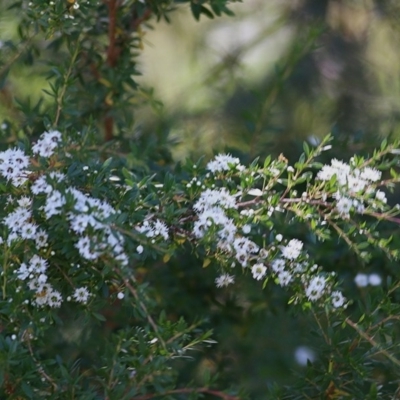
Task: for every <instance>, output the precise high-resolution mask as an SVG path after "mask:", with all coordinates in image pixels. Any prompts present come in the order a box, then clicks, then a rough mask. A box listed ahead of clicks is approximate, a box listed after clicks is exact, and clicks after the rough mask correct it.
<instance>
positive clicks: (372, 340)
mask: <svg viewBox="0 0 400 400" xmlns="http://www.w3.org/2000/svg"><path fill="white" fill-rule="evenodd" d="M345 322H346V324H347V325H349V326H351V327H352V328H353V329H354V330H355V331H357V333H358V334H359V335H360V336H361V337H362V338H363V339H365V340H366V341H367V342H368V343H370V344H371V345H372V346H373V347H375V348H377V349H378V350H379V352H380V353H382V354H383V355H384V356H385V357H386V358H388V359H389V360H390V361H391V362H392V363H393V364H396V365H397V366H400V360H398V359H397V358H396V357H393V356H392V355H391V354H390V353H388V352H387V351H386V350H384V349H382V347H381V345H380V344H379V343H378V342H376V341H375V340H374V339H373V338H372V337H370V336H368V334H367V333H366V332H364V331H363V330H362V329H361V328H360V327H359V326H358V325H357V324H356V323H354V322H353V321H352V320H351V319H350V318H346V319H345Z"/></svg>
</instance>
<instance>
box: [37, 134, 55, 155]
mask: <svg viewBox="0 0 400 400" xmlns="http://www.w3.org/2000/svg"><path fill="white" fill-rule="evenodd" d="M60 141H61V133H60V132H59V131H50V132H45V133H43V134H42V135H41V136H40V139H39V140H38V141H37V142H36V143H35V144H34V145H33V146H32V152H33V153H34V154H39V156H41V157H50V156H51V155H53V153H54V150H55V149H56V147H57V146H58V142H60Z"/></svg>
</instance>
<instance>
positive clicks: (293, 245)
mask: <svg viewBox="0 0 400 400" xmlns="http://www.w3.org/2000/svg"><path fill="white" fill-rule="evenodd" d="M302 248H303V242H301V241H300V240H298V239H292V240H291V241H290V242H289V243H288V244H287V246H282V247H281V252H282V256H283V257H284V258H286V259H288V260H296V259H297V258H298V257H299V255H300V253H301V250H302Z"/></svg>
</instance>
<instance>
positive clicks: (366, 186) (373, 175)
mask: <svg viewBox="0 0 400 400" xmlns="http://www.w3.org/2000/svg"><path fill="white" fill-rule="evenodd" d="M333 176H336V180H337V183H338V186H339V188H338V192H337V193H335V195H334V197H335V199H336V209H337V211H338V212H339V214H340V215H341V216H342V217H345V218H348V217H349V213H350V211H351V208H352V207H354V209H355V210H356V212H358V213H363V212H364V210H365V204H364V196H365V195H367V197H370V196H371V195H373V194H374V193H375V199H374V200H373V201H368V203H370V204H371V205H372V206H373V207H374V208H379V207H380V203H386V202H387V200H386V195H385V193H384V192H383V191H381V190H376V188H375V186H374V183H376V182H378V181H379V180H380V179H381V176H382V173H381V172H380V171H378V170H377V169H375V168H370V167H363V168H354V167H352V166H351V165H349V164H346V163H344V162H343V161H339V160H336V159H333V160H331V165H324V166H323V167H322V169H321V170H320V171H319V172H318V174H317V179H319V180H322V181H329V180H331V179H332V177H333ZM365 200H367V199H365Z"/></svg>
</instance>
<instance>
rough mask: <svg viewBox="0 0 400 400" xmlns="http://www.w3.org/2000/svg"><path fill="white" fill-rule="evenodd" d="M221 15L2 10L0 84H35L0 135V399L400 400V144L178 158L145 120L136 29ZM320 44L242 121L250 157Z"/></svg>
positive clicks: (160, 9)
mask: <svg viewBox="0 0 400 400" xmlns="http://www.w3.org/2000/svg"><path fill="white" fill-rule="evenodd" d="M230 3H232V2H229V1H227V0H209V1H203V0H202V1H194V0H193V1H172V0H169V1H165V0H154V1H153V0H152V1H139V0H128V1H124V2H119V1H117V0H107V1H104V2H95V1H93V0H89V1H86V2H82V3H80V2H78V1H76V0H68V1H66V2H58V1H54V2H53V1H50V2H49V1H47V0H33V1H31V2H28V1H25V0H24V1H17V2H14V1H12V2H11V1H10V2H8V1H6V2H3V3H2V4H1V5H0V7H1V11H2V12H4V13H6V15H9V16H10V18H11V17H12V18H14V19H15V20H16V21H17V29H16V33H15V35H14V36H13V38H12V39H10V40H7V41H5V42H4V43H3V42H2V45H1V53H0V89H1V90H2V91H4V93H8V91H9V90H10V87H11V86H12V85H11V83H10V82H11V80H10V76H11V75H12V73H13V71H14V70H17V71H19V70H20V69H21V68H27V69H28V70H31V69H32V70H33V69H35V71H36V72H37V73H39V74H40V75H41V76H42V78H43V82H44V83H43V84H41V86H40V94H39V95H38V94H32V95H30V96H26V93H24V95H22V92H20V93H18V90H16V91H15V92H13V91H12V90H11V98H12V101H11V103H10V104H9V107H10V108H9V110H8V111H9V115H8V116H7V118H5V119H4V122H3V123H2V125H1V135H2V136H1V146H2V150H3V151H1V152H0V206H1V212H0V238H1V244H0V246H1V247H2V251H1V252H0V265H1V266H0V270H1V276H0V398H2V399H3V398H4V399H37V398H48V399H104V400H105V399H109V400H111V399H115V400H117V399H118V400H122V399H135V400H148V399H153V398H163V399H201V398H203V399H208V398H220V399H225V400H237V399H245V398H250V397H251V398H260V399H262V398H271V399H274V398H276V399H303V398H307V399H318V398H324V399H339V398H343V399H347V398H348V399H371V400H372V399H392V398H394V397H395V396H396V395H397V393H398V369H399V365H400V354H399V346H398V336H399V333H400V332H399V328H398V324H397V322H398V319H399V318H398V315H399V311H400V309H399V288H400V283H399V279H400V275H399V272H398V270H397V263H398V258H399V250H398V249H399V240H398V239H397V235H396V230H397V228H398V224H399V222H400V219H399V216H398V215H399V213H400V211H399V206H398V205H397V204H395V202H391V199H390V198H389V195H390V193H391V192H393V191H394V190H395V189H396V187H397V184H398V182H399V171H398V166H399V164H400V150H399V143H398V142H396V141H393V140H384V141H383V142H382V144H381V146H380V148H379V149H376V150H374V151H373V152H372V153H371V154H370V155H364V156H362V155H354V156H353V157H352V158H351V159H350V160H349V162H348V163H347V162H343V161H338V160H336V159H333V160H331V162H330V163H329V162H326V159H327V158H326V157H327V154H330V151H331V149H332V150H333V151H335V146H337V142H336V141H335V140H334V137H333V136H332V135H328V136H326V137H325V138H323V139H322V140H320V141H319V142H318V143H314V145H311V143H310V144H307V143H304V145H303V153H302V154H301V155H300V156H299V157H298V160H297V161H292V159H293V157H290V158H291V159H290V160H289V159H287V158H286V157H285V156H284V155H283V154H281V155H280V156H279V157H272V156H268V157H266V158H265V159H263V158H256V159H255V160H251V162H247V163H243V164H242V163H241V161H240V159H239V158H238V157H234V156H231V155H227V154H218V155H217V156H215V157H214V159H212V160H211V161H209V162H208V163H207V162H205V161H204V160H203V159H200V160H198V161H197V162H196V163H194V162H193V161H191V160H187V161H186V162H183V163H181V164H174V163H173V159H172V157H171V153H170V145H171V142H170V141H169V138H168V133H165V132H161V133H159V136H158V137H157V136H152V137H146V135H143V132H142V131H141V128H140V126H139V125H138V124H137V121H136V116H135V114H134V112H135V111H136V110H137V109H138V108H139V107H140V106H142V105H143V104H147V105H150V107H152V108H153V109H154V112H155V113H159V112H160V109H162V104H161V103H160V101H159V100H158V99H157V97H156V95H155V94H154V92H153V90H152V89H147V88H144V87H141V86H140V85H139V83H138V81H137V76H138V75H139V73H140V68H139V67H138V57H139V53H140V52H141V50H142V47H143V28H144V27H149V26H156V23H157V22H158V21H159V20H160V19H165V20H167V21H169V20H170V18H169V15H170V14H171V13H172V12H174V11H175V10H176V9H177V8H179V7H182V6H185V5H186V6H188V7H190V10H191V12H192V14H193V17H194V18H195V19H196V20H199V19H201V17H202V16H205V17H208V18H214V17H217V16H218V17H219V16H222V15H224V14H225V15H228V16H232V15H233V13H232V11H231V10H230V8H229V7H230ZM321 32H322V29H321V27H319V26H318V24H317V25H316V26H314V25H313V26H310V27H309V29H308V30H307V31H306V32H305V33H304V36H302V37H301V38H300V39H301V40H299V41H298V43H297V44H296V45H295V46H294V47H293V51H292V52H290V54H288V55H287V57H286V60H284V61H283V62H282V63H281V64H282V65H278V66H277V68H276V81H275V83H274V84H273V85H271V87H270V90H269V91H268V93H267V94H266V96H265V97H264V98H263V99H262V102H261V103H262V104H261V105H258V107H255V108H254V110H252V112H251V113H250V114H247V115H246V117H245V118H247V119H248V121H247V122H248V123H247V127H248V130H249V132H250V133H251V134H252V135H253V138H255V139H254V142H252V143H251V144H250V148H251V151H253V150H254V148H255V147H256V146H257V140H258V139H257V138H258V137H259V136H260V133H261V132H262V130H263V127H264V124H265V120H266V117H267V116H268V115H270V107H271V104H272V103H273V101H274V99H275V96H276V93H277V91H278V90H283V88H284V87H285V84H286V80H287V78H288V76H289V75H290V72H291V70H292V67H293V65H294V64H296V63H297V62H298V61H299V60H300V59H301V58H302V56H303V55H304V53H305V52H307V51H310V49H314V48H315V47H316V46H315V41H316V39H317V38H318V37H319V35H320V34H321ZM167 130H168V129H167ZM247 165H248V166H247ZM338 260H340V261H341V264H340V265H339V264H338ZM382 264H383V266H382ZM343 265H345V267H343ZM374 265H379V266H380V267H381V269H379V271H380V275H377V274H375V275H374V274H372V273H371V274H369V275H367V274H358V275H357V276H356V280H355V283H356V285H354V283H353V279H352V278H353V277H354V275H355V272H358V271H359V269H361V268H362V267H365V268H367V269H368V268H370V267H371V266H372V267H373V266H374ZM350 267H351V268H352V270H350ZM370 270H371V271H373V269H371V268H370ZM383 278H384V279H383ZM271 327H275V329H272V328H271ZM288 337H290V338H291V339H293V340H296V343H288V342H287V341H285V339H286V338H288ZM304 343H305V344H306V345H307V346H308V348H302V347H301V346H300V345H302V344H304ZM296 348H297V350H299V351H300V353H299V354H300V355H299V354H298V359H299V360H300V361H299V363H300V364H301V366H299V368H297V370H295V371H294V372H293V371H292V373H291V374H290V376H289V377H286V378H285V379H283V378H282V377H283V376H285V375H287V373H288V371H290V370H292V369H293V368H294V364H293V362H292V361H291V360H292V357H293V351H294V350H296ZM307 349H308V350H307ZM307 351H308V353H307ZM304 352H305V353H304ZM296 354H297V353H296ZM255 366H256V367H255ZM255 369H257V371H256V372H254V370H255ZM258 369H259V371H258ZM260 376H267V377H268V382H267V383H265V382H263V381H262V379H260ZM274 380H275V381H276V382H275V383H272V382H273V381H274Z"/></svg>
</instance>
